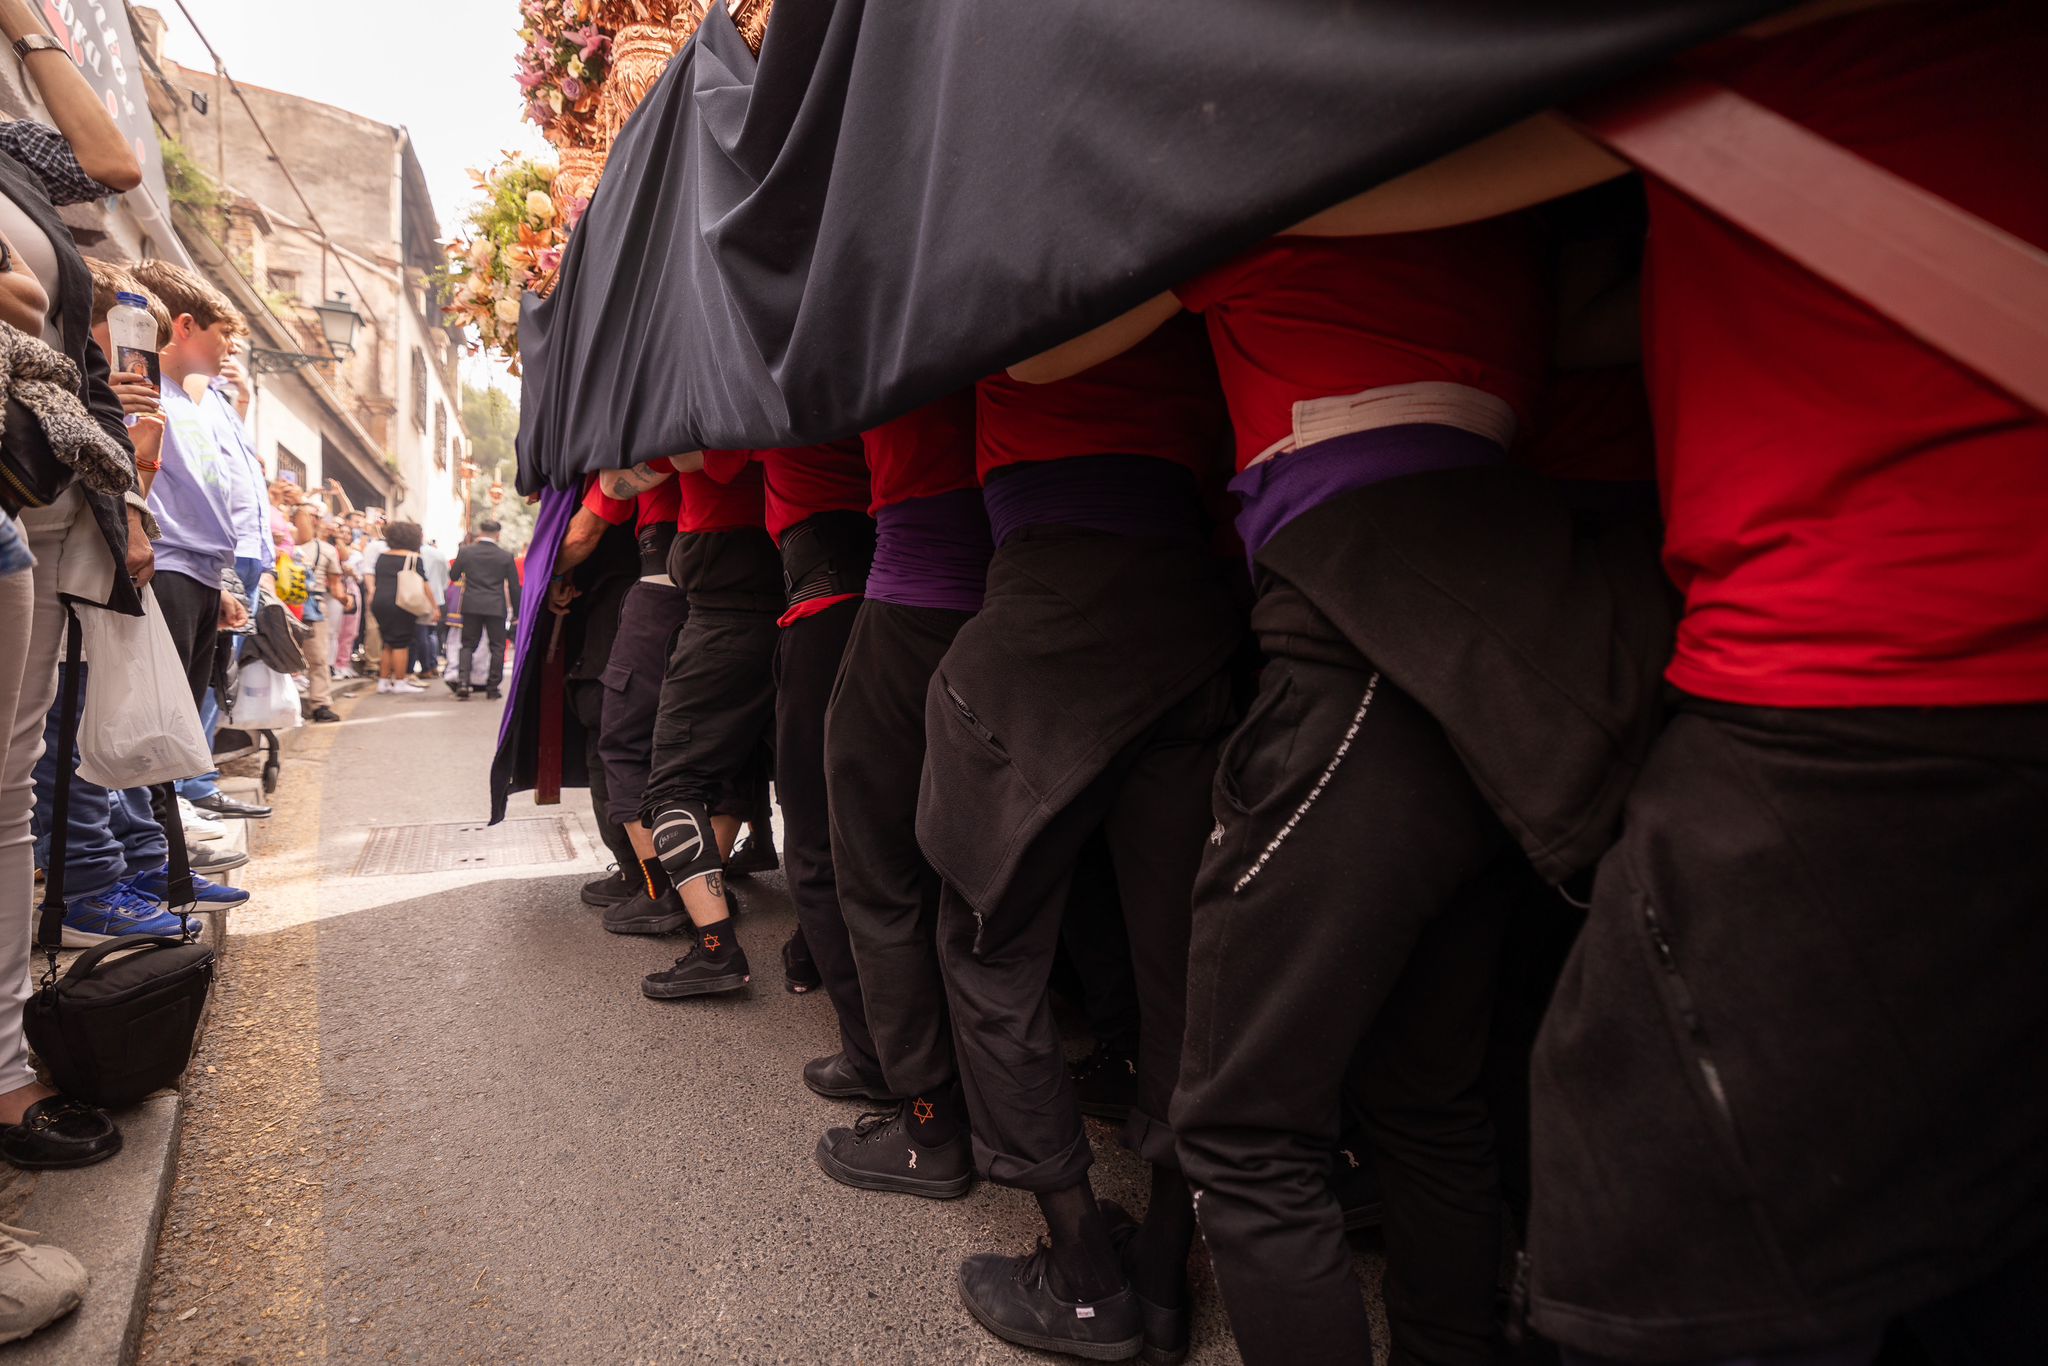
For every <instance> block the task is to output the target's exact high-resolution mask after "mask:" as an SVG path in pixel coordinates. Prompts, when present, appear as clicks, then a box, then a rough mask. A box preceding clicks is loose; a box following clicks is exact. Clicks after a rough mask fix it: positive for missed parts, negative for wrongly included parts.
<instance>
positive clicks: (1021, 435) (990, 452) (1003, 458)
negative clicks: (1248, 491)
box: [974, 317, 1230, 483]
mask: <svg viewBox="0 0 2048 1366" xmlns="http://www.w3.org/2000/svg"><path fill="white" fill-rule="evenodd" d="M974 397H975V413H974V417H975V439H976V450H975V471H976V473H977V474H978V475H979V476H980V478H981V479H982V480H983V481H984V482H986V480H987V479H988V475H989V472H990V471H991V470H994V469H999V468H1001V467H1002V466H1004V465H1018V464H1024V463H1027V462H1032V461H1040V460H1064V459H1067V458H1069V457H1071V456H1077V455H1149V456H1155V457H1157V458H1159V459H1162V460H1171V461H1173V462H1174V463H1175V464H1177V465H1185V466H1186V467H1187V468H1189V469H1191V470H1193V471H1194V472H1195V474H1196V476H1197V477H1198V478H1200V479H1202V480H1203V481H1204V482H1205V483H1206V482H1208V481H1209V479H1210V475H1211V473H1212V471H1211V468H1210V467H1211V465H1212V463H1213V461H1214V457H1215V455H1216V453H1217V452H1218V451H1219V450H1220V449H1221V444H1220V443H1221V441H1222V440H1225V439H1227V437H1228V433H1229V421H1230V418H1229V414H1228V412H1227V411H1226V410H1225V409H1224V406H1223V391H1222V390H1221V389H1220V388H1219V387H1218V386H1217V382H1216V362H1215V359H1214V357H1212V356H1211V355H1210V354H1209V339H1208V337H1207V336H1206V335H1205V334H1204V333H1203V331H1202V325H1201V323H1200V322H1199V321H1198V320H1196V319H1194V318H1187V317H1180V318H1175V319H1174V320H1173V321H1171V322H1169V323H1167V324H1166V326H1164V327H1162V328H1160V329H1159V330H1158V331H1157V332H1155V333H1153V334H1152V335H1151V336H1150V337H1148V338H1146V339H1145V340H1144V341H1142V342H1140V343H1139V344H1138V345H1136V346H1134V347H1132V348H1131V349H1130V350H1128V351H1126V352H1124V353H1123V354H1122V355H1121V356H1117V357H1116V358H1114V359H1113V360H1106V361H1104V362H1103V363H1102V364H1100V365H1098V366H1096V367H1094V368H1093V369H1091V370H1083V371H1082V372H1081V373H1080V374H1078V375H1073V376H1070V377H1069V378H1067V379H1063V380H1059V381H1057V382H1055V383H1052V384H1025V383H1022V382H1021V381H1018V380H1014V379H1011V378H1010V377H1009V376H1008V375H1002V374H997V375H991V376H989V377H988V378H987V379H985V380H982V381H981V382H980V383H979V384H977V385H975V386H974Z"/></svg>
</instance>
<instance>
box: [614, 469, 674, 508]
mask: <svg viewBox="0 0 2048 1366" xmlns="http://www.w3.org/2000/svg"><path fill="white" fill-rule="evenodd" d="M674 473H675V471H674V470H671V469H669V468H668V467H667V466H666V465H664V464H663V463H662V462H660V461H653V460H650V461H647V462H645V463H643V464H639V465H635V466H633V468H632V469H630V470H606V471H604V473H602V474H600V475H598V476H597V486H598V487H599V488H600V489H602V490H604V496H605V497H607V498H616V499H618V500H619V501H620V502H625V501H626V500H627V499H629V498H638V497H639V496H640V495H641V494H643V493H646V492H647V491H648V490H649V489H656V488H660V487H661V486H662V485H663V484H664V483H666V482H667V481H668V479H669V477H670V476H671V475H672V474H674Z"/></svg>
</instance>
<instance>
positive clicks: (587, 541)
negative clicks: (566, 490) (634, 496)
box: [555, 508, 612, 579]
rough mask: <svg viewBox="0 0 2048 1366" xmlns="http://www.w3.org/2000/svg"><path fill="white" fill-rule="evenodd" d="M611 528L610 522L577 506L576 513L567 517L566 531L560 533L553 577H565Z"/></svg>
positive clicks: (589, 553) (588, 554)
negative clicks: (567, 525) (567, 526)
mask: <svg viewBox="0 0 2048 1366" xmlns="http://www.w3.org/2000/svg"><path fill="white" fill-rule="evenodd" d="M611 529H612V524H611V523H610V522H607V521H606V520H605V519H604V518H602V517H600V516H598V515H597V514H596V513H594V512H592V511H591V510H590V509H589V508H577V509H576V515H575V516H574V517H571V518H570V519H569V529H568V531H566V532H564V533H563V535H562V548H561V550H559V551H557V552H556V554H555V577H556V578H558V579H560V578H566V577H567V576H568V575H569V573H570V572H571V571H572V570H574V569H575V568H576V566H578V565H580V564H582V563H583V562H584V561H585V560H587V559H589V558H590V557H591V556H592V555H593V554H595V553H596V551H597V545H598V542H600V541H602V540H603V539H604V534H605V533H606V532H607V531H610V530H611Z"/></svg>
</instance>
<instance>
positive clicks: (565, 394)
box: [519, 0, 1784, 491]
mask: <svg viewBox="0 0 2048 1366" xmlns="http://www.w3.org/2000/svg"><path fill="white" fill-rule="evenodd" d="M1783 4H1784V0H1660V2H1659V3H1656V4H1644V3H1642V0H1550V2H1549V3H1544V4H1531V3H1528V0H1434V2H1433V3H1429V4H1417V3H1415V0H1254V2H1249V3H1248V0H1113V3H1108V2H1106V0H973V2H972V3H963V4H945V3H939V2H938V0H779V3H777V5H776V6H775V13H774V18H773V20H772V21H771V23H770V24H769V28H768V38H767V42H766V43H765V45H764V46H763V49H762V54H761V57H760V60H759V61H758V63H757V62H756V60H755V58H754V57H753V55H752V54H751V53H750V52H748V50H747V47H746V44H745V43H744V42H742V41H741V40H740V37H739V35H738V33H737V31H736V30H735V29H734V28H733V26H732V23H731V20H730V19H729V18H728V17H727V16H726V14H725V11H724V7H723V6H721V5H712V6H710V7H709V8H710V10H711V13H710V15H709V17H708V18H706V20H705V21H704V23H703V25H702V27H701V28H700V29H699V30H698V33H697V35H696V36H695V37H694V38H692V40H691V41H690V43H689V44H688V46H686V47H685V48H684V50H683V51H682V53H681V54H680V55H679V56H678V57H677V58H676V60H675V61H674V62H673V63H672V64H671V65H670V67H669V70H668V72H667V74H666V75H665V76H664V77H663V78H662V80H661V82H660V83H659V84H658V85H657V86H656V88H655V89H654V91H653V92H652V93H651V94H650V95H649V96H648V98H647V101H646V102H645V104H643V105H642V106H641V108H640V109H639V111H638V112H637V113H636V114H635V115H634V117H633V119H632V121H631V122H630V124H629V125H628V126H627V128H626V130H625V132H624V133H623V134H622V135H621V136H620V138H619V141H618V143H617V145H616V146H615V147H614V148H613V150H612V153H611V158H610V162H609V164H608V166H607V168H606V171H605V177H604V181H603V183H602V184H601V185H600V186H599V189H598V192H597V194H596V196H595V198H594V200H593V202H592V204H591V206H590V210H589V212H588V214H587V215H586V216H585V218H584V219H583V222H582V224H581V225H580V226H579V227H578V229H577V231H576V233H575V235H574V238H573V240H572V241H571V243H570V246H569V251H568V255H567V259H566V260H565V263H564V266H563V271H562V278H561V283H560V285H559V287H558V288H557V289H556V291H555V293H554V295H553V296H552V297H551V298H550V299H548V300H547V301H545V302H541V301H539V300H537V299H534V298H531V297H529V298H528V300H527V308H526V314H525V318H524V321H523V324H522V336H523V349H524V352H525V354H524V364H525V375H526V394H525V399H524V402H523V403H522V405H521V430H520V438H519V453H520V471H519V477H520V487H521V489H522V490H523V491H531V490H533V489H535V488H538V487H540V486H541V485H543V484H546V483H564V482H566V481H568V480H570V479H571V478H573V477H574V476H575V475H576V474H577V473H579V472H582V471H585V470H591V469H599V468H604V467H607V466H617V465H619V464H621V463H630V462H632V461H635V460H642V459H649V458H653V457H657V456H661V455H665V454H671V453H674V452H677V451H683V450H690V449H695V448H698V447H760V446H781V445H793V444H801V443H807V442H813V441H823V440H827V439H834V438H838V437H842V436H847V435H850V434H852V433H854V432H857V431H859V430H861V429H863V428H866V427H870V426H874V425H876V424H878V423H880V422H882V421H884V420H886V419H888V418H890V417H893V416H896V415H898V414H900V413H902V412H904V411H906V410H908V409H910V408H912V407H914V406H916V405H918V404H920V403H923V402H925V401H927V400H929V399H932V398H935V397H937V396H939V395H941V394H944V393H948V392H950V391H952V390H955V389H958V388H960V387H961V386H962V385H964V384H966V383H969V382H971V381H972V380H974V379H976V378H978V377H979V376H981V375H984V374H986V373H989V372H990V371H992V370H994V369H995V368H997V367H998V366H1001V365H1004V364H1007V363H1010V362H1012V361H1015V360H1017V359H1019V358H1021V357H1023V356H1026V355H1030V354H1032V353H1034V352H1035V351H1038V350H1041V349H1043V348H1045V347H1046V346H1049V345H1052V344H1054V343H1057V342H1059V341H1062V340H1064V339H1066V338H1067V337H1069V336H1072V335H1074V334H1075V333H1077V332H1079V331H1081V330H1084V329H1085V328H1087V327H1089V326H1092V325H1093V324H1095V323H1097V322H1100V321H1102V320H1103V319H1105V318H1108V317H1111V316H1114V315H1115V314H1116V313H1118V312H1120V311H1122V310H1123V309H1125V308H1128V307H1130V306H1132V305H1133V304H1135V303H1137V302H1139V301H1141V300H1143V299H1145V298H1147V297H1150V296H1151V295H1153V294H1156V293H1158V292H1159V291H1160V290H1162V289H1166V288H1170V287H1172V286H1173V285H1174V284H1176V283H1179V282H1181V281H1183V280H1185V279H1186V278H1187V277H1188V276H1190V275H1192V274H1194V273H1196V272H1198V271H1200V270H1202V269H1205V268H1207V267H1209V266H1211V265H1213V264H1215V263H1217V262H1219V261H1221V260H1223V259H1225V258H1227V257H1228V256H1230V255H1232V254H1233V253H1235V252H1237V251H1240V250H1242V249H1244V248H1245V247H1247V246H1249V245H1251V244H1252V243H1254V242H1256V241H1258V240H1259V239H1261V238H1262V237H1265V236H1267V235H1269V234H1271V233H1272V232H1275V231H1277V230H1280V229H1282V228H1285V227H1286V226H1288V225H1289V224H1291V223H1294V222H1298V221H1299V220H1300V219H1301V218H1303V217H1306V216H1307V215H1308V214H1310V213H1313V212H1315V211H1316V210H1318V209H1321V208H1323V207H1326V206H1327V205H1329V204H1331V203H1334V202H1336V201H1337V200H1340V199H1342V198H1344V197H1346V196H1348V195H1350V194H1354V193H1356V192H1358V191H1359V190H1362V189H1365V188H1367V187H1370V186H1371V185H1374V184H1376V183H1378V182H1380V181H1382V180H1384V179H1387V178H1388V177H1390V176H1392V175H1395V174H1398V173H1400V172H1402V171H1404V170H1408V169H1410V168H1412V167H1414V166H1416V165H1419V164H1421V163H1422V162H1424V161H1427V160H1429V159H1430V158H1432V157H1435V156H1438V155H1441V154H1442V153H1444V152H1446V151H1448V150H1451V149H1453V148H1455V147H1458V146H1460V145H1462V144H1464V143H1466V142H1468V141H1470V140H1472V139H1473V138H1475V137H1477V136H1481V135H1483V134H1485V133H1487V132H1490V131H1492V130H1494V129H1497V128H1500V127H1503V126H1505V125H1506V124H1508V123H1510V122H1513V121H1514V120H1515V119H1517V118H1520V117H1523V116H1525V115H1527V114H1529V113H1532V112H1534V111H1536V110H1539V109H1542V108H1546V107H1548V106H1551V105H1554V104H1556V103H1558V102H1560V101H1563V100H1567V99H1571V98H1573V97H1576V96H1579V95H1582V94H1585V93H1587V92H1588V91H1591V90H1593V89H1597V88H1598V87H1600V86H1601V85H1604V84H1606V83H1608V82H1610V81H1612V80H1614V79H1615V78H1617V77H1619V76H1621V75H1624V74H1627V73H1629V72H1631V71H1634V70H1638V69H1640V68H1643V67H1646V66H1648V65H1650V64H1652V63H1654V62H1656V61H1658V60H1660V59H1661V58H1663V57H1665V56H1668V55H1670V54H1671V53H1673V52H1676V51H1679V50H1681V49H1683V48H1685V47H1688V46H1690V45H1692V44H1694V43H1696V42H1699V41H1700V40H1702V39H1704V38H1708V37H1711V36H1714V35H1716V34H1719V33H1722V32H1725V31H1727V30H1729V29H1731V28H1733V27H1735V26H1737V25H1739V24H1741V23H1743V22H1745V21H1747V20H1749V19H1751V18H1754V17H1755V16H1757V15H1759V14H1762V13H1765V12H1768V11H1770V10H1773V9H1777V8H1782V7H1783Z"/></svg>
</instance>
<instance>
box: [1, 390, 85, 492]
mask: <svg viewBox="0 0 2048 1366" xmlns="http://www.w3.org/2000/svg"><path fill="white" fill-rule="evenodd" d="M76 477H77V476H76V475H75V474H73V472H72V469H71V467H70V466H69V465H67V464H65V463H64V462H63V461H62V460H59V459H58V458H57V453H56V452H55V451H54V450H52V449H51V448H50V439H49V437H47V436H45V435H44V434H43V422H42V419H41V418H39V417H37V416H36V415H35V414H34V413H32V412H30V411H29V410H28V409H27V408H25V407H23V406H22V404H21V401H20V400H19V399H13V398H10V399H8V400H7V429H6V432H5V433H4V434H0V508H5V509H6V510H7V512H8V515H10V516H18V515H19V514H20V513H21V511H22V509H24V508H41V507H48V506H49V505H50V504H52V503H54V502H56V501H57V499H58V498H60V497H61V496H63V493H64V490H66V489H68V488H70V487H71V481H72V480H73V479H74V478H76Z"/></svg>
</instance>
